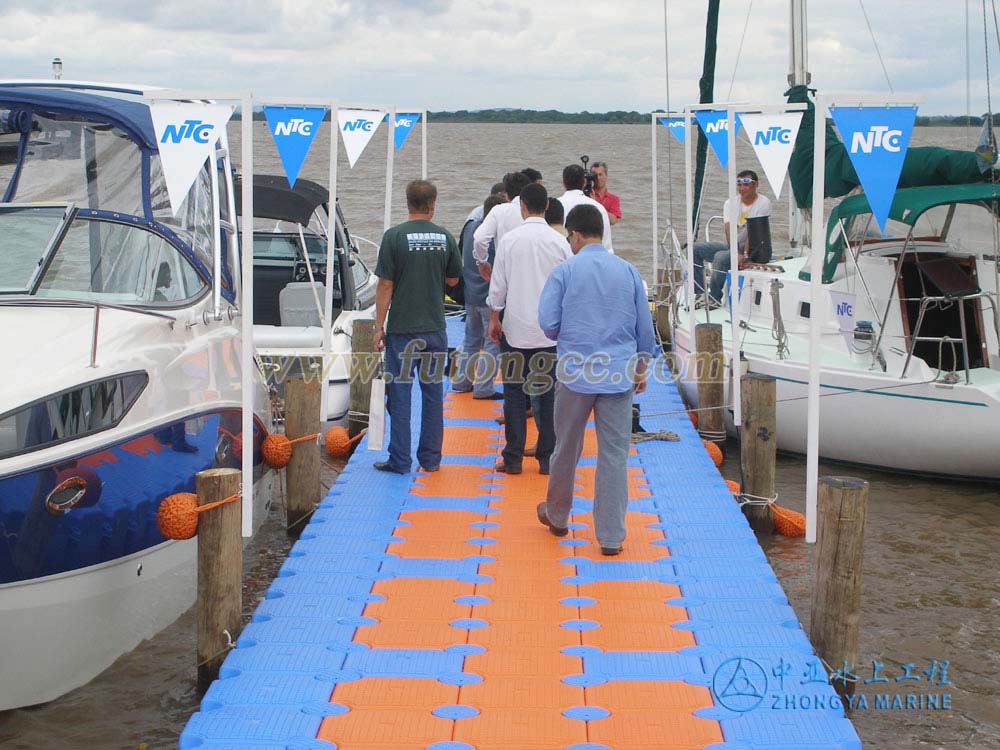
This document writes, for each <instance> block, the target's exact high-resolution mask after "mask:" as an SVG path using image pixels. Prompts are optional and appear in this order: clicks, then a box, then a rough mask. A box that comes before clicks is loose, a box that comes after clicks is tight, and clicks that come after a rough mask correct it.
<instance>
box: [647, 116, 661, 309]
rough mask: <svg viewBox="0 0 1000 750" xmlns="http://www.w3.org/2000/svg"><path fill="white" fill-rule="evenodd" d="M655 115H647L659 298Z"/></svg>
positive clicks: (656, 292) (657, 293)
mask: <svg viewBox="0 0 1000 750" xmlns="http://www.w3.org/2000/svg"><path fill="white" fill-rule="evenodd" d="M656 115H657V113H656V112H654V113H653V114H651V115H650V116H649V119H650V123H649V125H650V127H649V140H650V143H649V151H650V154H651V172H652V183H653V184H652V188H653V297H654V299H659V297H660V275H659V270H660V219H659V214H658V210H657V209H658V208H659V206H658V203H659V197H658V193H657V190H656V181H657V171H656Z"/></svg>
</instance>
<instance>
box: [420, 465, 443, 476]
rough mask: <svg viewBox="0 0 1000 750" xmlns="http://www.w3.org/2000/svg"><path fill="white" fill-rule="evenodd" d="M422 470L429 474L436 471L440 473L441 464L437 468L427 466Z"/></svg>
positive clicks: (422, 467)
mask: <svg viewBox="0 0 1000 750" xmlns="http://www.w3.org/2000/svg"><path fill="white" fill-rule="evenodd" d="M420 468H421V469H423V470H424V471H426V472H427V473H428V474H433V473H434V472H435V471H440V470H441V464H438V465H437V466H432V467H429V468H428V467H427V466H421V467H420Z"/></svg>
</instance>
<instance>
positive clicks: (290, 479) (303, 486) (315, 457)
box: [285, 378, 322, 536]
mask: <svg viewBox="0 0 1000 750" xmlns="http://www.w3.org/2000/svg"><path fill="white" fill-rule="evenodd" d="M321 391H322V388H321V383H320V380H319V378H312V379H311V380H303V379H302V378H289V379H288V380H286V381H285V435H286V436H287V437H288V438H290V439H295V438H299V437H303V436H304V435H313V434H315V433H317V432H319V431H320V414H319V410H320V397H321ZM319 463H320V462H319V443H318V442H317V441H315V440H307V441H305V442H304V443H299V444H297V445H295V446H294V449H293V450H292V457H291V459H290V460H289V462H288V467H287V468H286V469H285V471H286V474H285V480H286V482H287V483H288V493H287V509H286V513H287V518H286V521H287V524H286V525H287V528H288V533H289V534H291V535H293V536H298V534H299V533H300V532H301V531H302V525H303V524H302V521H303V520H304V519H305V518H308V516H309V514H310V513H312V512H313V510H315V509H316V506H317V505H319V501H320V484H319V472H320V466H319Z"/></svg>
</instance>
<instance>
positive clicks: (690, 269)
mask: <svg viewBox="0 0 1000 750" xmlns="http://www.w3.org/2000/svg"><path fill="white" fill-rule="evenodd" d="M693 117H694V114H693V113H692V111H691V107H685V108H684V219H685V221H684V223H685V225H686V226H687V292H686V293H685V295H684V296H685V298H686V300H687V308H688V336H689V341H688V352H689V354H690V355H691V356H689V358H688V366H689V367H693V366H694V364H693V363H694V360H693V355H694V354H695V350H694V231H695V226H694V175H693V174H692V173H691V157H692V154H691V141H692V134H691V122H692V119H693Z"/></svg>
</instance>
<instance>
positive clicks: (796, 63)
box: [788, 0, 811, 86]
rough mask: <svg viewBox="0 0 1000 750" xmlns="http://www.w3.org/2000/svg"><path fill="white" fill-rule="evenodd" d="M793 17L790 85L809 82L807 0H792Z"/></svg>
mask: <svg viewBox="0 0 1000 750" xmlns="http://www.w3.org/2000/svg"><path fill="white" fill-rule="evenodd" d="M789 4H790V6H791V18H790V24H789V25H790V29H791V33H790V35H789V39H790V42H789V45H788V85H789V86H805V85H807V84H809V82H810V80H811V76H810V75H809V33H808V32H809V30H808V21H807V19H806V0H791V2H790V3H789Z"/></svg>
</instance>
